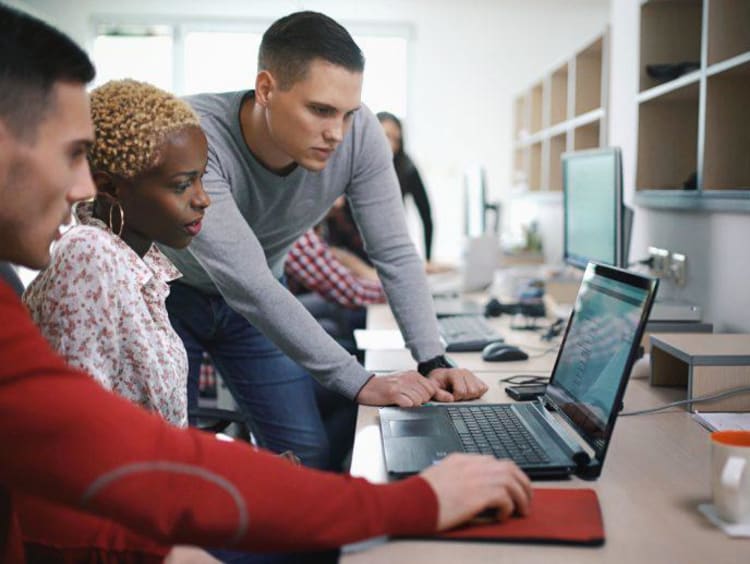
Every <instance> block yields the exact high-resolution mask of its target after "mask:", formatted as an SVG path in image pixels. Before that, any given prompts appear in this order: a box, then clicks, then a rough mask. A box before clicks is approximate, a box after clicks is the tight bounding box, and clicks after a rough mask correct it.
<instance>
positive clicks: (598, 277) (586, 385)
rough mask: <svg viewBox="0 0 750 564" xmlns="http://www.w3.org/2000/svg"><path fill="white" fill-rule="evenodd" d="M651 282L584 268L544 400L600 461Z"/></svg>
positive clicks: (651, 289)
mask: <svg viewBox="0 0 750 564" xmlns="http://www.w3.org/2000/svg"><path fill="white" fill-rule="evenodd" d="M655 290H656V281H655V280H653V279H650V278H646V277H643V276H639V275H636V274H632V273H629V272H626V271H623V270H619V269H615V268H610V267H606V266H603V265H596V264H593V263H589V265H588V267H587V268H586V272H585V274H584V276H583V281H582V282H581V287H580V290H579V291H578V297H577V298H576V303H575V305H574V308H573V313H572V315H571V319H570V322H569V323H568V327H567V331H566V334H565V337H564V339H563V343H562V346H561V348H560V352H559V354H558V357H557V362H556V364H555V368H554V371H553V373H552V378H551V381H550V385H549V386H548V387H547V395H546V399H547V400H548V401H551V402H552V403H554V404H555V405H556V407H557V409H558V411H559V412H560V413H561V414H562V415H563V416H564V417H565V418H566V419H567V420H568V422H569V423H570V424H571V425H572V426H573V427H574V428H575V429H576V430H577V431H578V432H579V433H580V434H581V436H582V437H583V438H584V439H585V440H586V442H588V444H589V445H590V446H591V447H592V448H593V449H594V450H595V451H596V453H597V456H602V455H603V454H604V451H605V450H606V446H607V442H608V439H609V437H610V434H611V432H612V427H613V426H614V420H615V418H616V415H617V411H619V404H620V401H621V399H622V395H623V394H624V389H625V384H626V383H627V376H628V374H629V372H630V369H631V367H632V363H633V360H634V358H633V356H634V353H635V350H636V348H637V346H638V342H639V341H640V339H641V336H642V334H643V326H644V325H645V323H646V318H647V316H648V311H649V309H650V305H651V301H652V299H653V293H654V292H655Z"/></svg>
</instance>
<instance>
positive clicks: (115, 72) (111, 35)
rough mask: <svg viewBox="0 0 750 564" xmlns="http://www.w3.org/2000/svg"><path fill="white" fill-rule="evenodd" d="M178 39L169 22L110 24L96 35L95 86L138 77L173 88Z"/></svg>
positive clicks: (163, 86)
mask: <svg viewBox="0 0 750 564" xmlns="http://www.w3.org/2000/svg"><path fill="white" fill-rule="evenodd" d="M173 45H174V40H173V37H172V30H171V29H170V28H169V27H167V26H152V27H145V26H137V27H135V26H117V27H109V26H108V27H107V28H105V29H103V30H102V32H101V33H99V34H98V35H97V36H96V38H95V39H94V43H93V49H92V54H91V58H92V59H93V60H94V65H96V79H95V82H94V86H98V85H99V84H104V83H105V82H107V81H109V80H112V79H118V78H134V79H137V80H142V81H144V82H150V83H151V84H153V85H155V86H158V87H159V88H163V89H165V90H171V89H172V88H173V86H174V73H173V68H174V55H173Z"/></svg>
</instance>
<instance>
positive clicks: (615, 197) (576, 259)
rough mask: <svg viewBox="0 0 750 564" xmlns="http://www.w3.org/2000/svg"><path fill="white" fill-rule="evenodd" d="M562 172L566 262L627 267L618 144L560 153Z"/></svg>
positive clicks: (628, 216) (627, 222) (628, 219)
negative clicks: (597, 263)
mask: <svg viewBox="0 0 750 564" xmlns="http://www.w3.org/2000/svg"><path fill="white" fill-rule="evenodd" d="M562 175H563V231H564V248H563V254H564V259H565V262H566V263H567V264H570V265H573V266H575V267H578V268H585V267H586V264H588V262H589V261H595V262H599V263H602V264H607V265H612V266H619V267H622V268H627V266H628V264H627V263H628V248H629V246H630V226H631V224H632V211H631V210H630V209H629V208H626V207H625V205H624V204H623V199H622V157H621V154H620V149H619V148H617V147H608V148H604V149H594V150H590V151H576V152H570V153H564V154H563V155H562Z"/></svg>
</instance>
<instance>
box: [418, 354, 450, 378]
mask: <svg viewBox="0 0 750 564" xmlns="http://www.w3.org/2000/svg"><path fill="white" fill-rule="evenodd" d="M436 368H455V365H454V364H453V363H452V362H451V361H450V360H448V359H447V358H445V355H442V354H441V355H440V356H436V357H435V358H431V359H430V360H425V361H424V362H420V363H419V364H417V372H419V373H420V374H421V375H422V376H427V375H428V374H429V373H430V372H432V371H433V370H435V369H436Z"/></svg>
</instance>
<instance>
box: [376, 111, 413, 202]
mask: <svg viewBox="0 0 750 564" xmlns="http://www.w3.org/2000/svg"><path fill="white" fill-rule="evenodd" d="M375 115H377V117H378V121H380V123H383V122H384V121H392V122H393V123H395V124H396V126H397V127H398V130H399V132H400V133H401V143H400V144H399V146H398V149H397V150H396V152H395V153H394V154H393V166H394V167H395V168H396V175H397V176H398V182H399V184H400V185H401V190H402V191H403V190H404V187H405V186H407V185H408V178H409V176H410V175H411V174H413V173H414V170H415V169H416V167H415V166H414V162H413V161H412V160H411V158H410V157H409V155H407V154H406V152H405V151H404V128H403V126H402V125H401V120H400V119H398V118H397V117H396V116H394V115H393V114H392V113H390V112H378V113H377V114H375Z"/></svg>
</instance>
